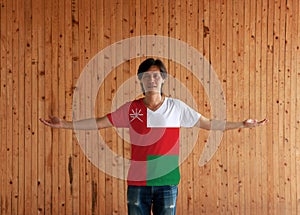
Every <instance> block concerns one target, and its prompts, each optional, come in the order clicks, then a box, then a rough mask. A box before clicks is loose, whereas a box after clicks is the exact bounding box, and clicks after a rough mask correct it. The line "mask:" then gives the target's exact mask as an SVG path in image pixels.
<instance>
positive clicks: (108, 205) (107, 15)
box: [103, 0, 116, 214]
mask: <svg viewBox="0 0 300 215" xmlns="http://www.w3.org/2000/svg"><path fill="white" fill-rule="evenodd" d="M104 8H109V9H108V10H105V11H104V20H107V22H106V23H105V25H104V35H105V38H104V44H105V46H109V45H110V44H111V43H112V42H113V41H112V37H113V36H114V35H113V34H112V27H113V19H112V17H114V16H115V15H116V14H113V9H114V1H107V0H106V1H104ZM112 56H113V55H112ZM112 63H113V61H112V58H111V56H108V58H105V61H104V69H110V68H111V65H112ZM114 77H115V74H114V73H110V76H108V78H107V80H106V81H105V83H104V103H105V104H111V101H112V93H113V91H114V90H115V89H114V88H113V83H112V81H113V78H114ZM106 89H107V90H106ZM103 110H104V113H109V112H110V105H105V106H104V108H103ZM112 141H113V140H112V130H111V129H106V130H105V143H106V144H107V145H108V146H109V147H110V148H111V146H112ZM105 153H106V154H105V160H104V161H105V171H107V172H111V171H112V166H111V161H112V158H111V156H110V154H109V153H107V152H105ZM112 186H113V185H112V177H111V176H110V175H108V174H105V191H104V192H105V203H104V205H103V207H105V213H107V214H108V213H112V211H113V198H112V195H113V194H112V190H113V187H112Z"/></svg>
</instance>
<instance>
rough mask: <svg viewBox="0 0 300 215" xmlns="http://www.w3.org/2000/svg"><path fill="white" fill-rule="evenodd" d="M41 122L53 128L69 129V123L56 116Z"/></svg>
mask: <svg viewBox="0 0 300 215" xmlns="http://www.w3.org/2000/svg"><path fill="white" fill-rule="evenodd" d="M40 121H41V122H42V123H44V124H45V125H47V126H50V127H51V128H67V122H66V121H65V120H62V119H60V118H58V117H55V116H49V119H47V120H46V119H42V118H40Z"/></svg>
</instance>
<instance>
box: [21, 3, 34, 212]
mask: <svg viewBox="0 0 300 215" xmlns="http://www.w3.org/2000/svg"><path fill="white" fill-rule="evenodd" d="M24 9H25V17H24V22H25V23H26V24H25V29H24V33H25V40H24V42H25V43H24V45H25V46H26V47H25V61H24V63H25V68H24V69H25V70H24V72H25V79H24V85H25V93H24V94H25V101H24V110H25V113H26V114H25V123H24V124H23V125H24V127H23V129H24V130H25V132H24V133H25V139H24V145H25V146H24V157H25V161H24V170H25V181H24V186H25V214H30V213H32V202H31V200H32V199H33V194H32V190H31V186H32V184H31V182H32V175H31V171H32V143H31V136H32V135H31V129H32V124H31V123H32V119H31V116H32V113H31V108H32V103H31V100H32V90H33V89H32V88H31V84H32V82H31V81H32V73H31V69H32V65H31V64H32V61H31V59H32V53H31V52H32V40H31V35H32V19H31V17H32V4H31V2H28V4H25V7H24Z"/></svg>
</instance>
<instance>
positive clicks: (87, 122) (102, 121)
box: [40, 116, 112, 130]
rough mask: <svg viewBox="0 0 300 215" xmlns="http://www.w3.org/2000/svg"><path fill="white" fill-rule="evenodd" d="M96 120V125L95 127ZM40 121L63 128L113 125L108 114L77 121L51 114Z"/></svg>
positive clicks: (80, 128)
mask: <svg viewBox="0 0 300 215" xmlns="http://www.w3.org/2000/svg"><path fill="white" fill-rule="evenodd" d="M95 120H96V127H95ZM40 121H41V122H42V123H44V124H45V125H47V126H50V127H51V128H63V129H78V130H92V129H100V128H107V127H111V126H112V124H111V123H110V121H109V120H108V118H107V117H106V116H104V117H100V118H96V119H94V118H91V119H83V120H79V121H76V122H72V121H66V120H63V119H60V118H58V117H54V116H49V119H42V118H40ZM74 125H75V126H74Z"/></svg>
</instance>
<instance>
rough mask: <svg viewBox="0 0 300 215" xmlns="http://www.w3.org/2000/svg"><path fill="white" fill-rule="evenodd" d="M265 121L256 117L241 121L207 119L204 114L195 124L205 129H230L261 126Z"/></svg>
mask: <svg viewBox="0 0 300 215" xmlns="http://www.w3.org/2000/svg"><path fill="white" fill-rule="evenodd" d="M267 122H268V120H267V119H263V120H261V121H258V120H256V119H247V120H244V121H242V122H227V121H224V120H213V119H207V118H205V117H204V116H201V117H200V119H199V120H198V122H197V123H196V125H195V126H196V127H199V128H203V129H205V130H231V129H238V128H253V127H257V126H262V125H264V124H266V123H267Z"/></svg>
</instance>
